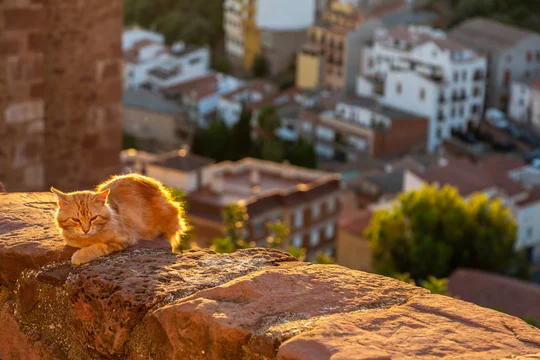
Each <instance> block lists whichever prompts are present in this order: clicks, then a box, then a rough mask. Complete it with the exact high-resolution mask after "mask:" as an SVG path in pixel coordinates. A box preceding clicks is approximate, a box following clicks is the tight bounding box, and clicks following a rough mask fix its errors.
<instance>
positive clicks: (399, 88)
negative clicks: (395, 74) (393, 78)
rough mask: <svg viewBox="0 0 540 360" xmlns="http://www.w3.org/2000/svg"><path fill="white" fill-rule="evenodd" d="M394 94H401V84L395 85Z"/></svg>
mask: <svg viewBox="0 0 540 360" xmlns="http://www.w3.org/2000/svg"><path fill="white" fill-rule="evenodd" d="M396 92H397V93H398V94H401V83H400V82H398V83H397V84H396Z"/></svg>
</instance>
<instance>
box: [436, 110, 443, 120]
mask: <svg viewBox="0 0 540 360" xmlns="http://www.w3.org/2000/svg"><path fill="white" fill-rule="evenodd" d="M437 121H438V122H440V123H443V122H444V114H443V112H442V111H439V114H438V115H437Z"/></svg>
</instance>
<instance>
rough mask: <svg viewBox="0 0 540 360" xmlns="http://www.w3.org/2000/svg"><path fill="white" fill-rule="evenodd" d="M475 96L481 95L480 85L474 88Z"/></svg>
mask: <svg viewBox="0 0 540 360" xmlns="http://www.w3.org/2000/svg"><path fill="white" fill-rule="evenodd" d="M473 96H474V97H478V96H480V88H479V87H475V88H474V89H473Z"/></svg>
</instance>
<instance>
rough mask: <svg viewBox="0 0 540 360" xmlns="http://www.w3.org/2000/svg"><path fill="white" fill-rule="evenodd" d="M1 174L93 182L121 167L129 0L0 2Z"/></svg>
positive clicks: (68, 186)
mask: <svg viewBox="0 0 540 360" xmlns="http://www.w3.org/2000/svg"><path fill="white" fill-rule="evenodd" d="M0 13H2V18H3V20H2V21H1V22H0V32H1V34H2V35H1V43H2V46H1V48H2V55H1V56H0V93H1V94H2V96H1V97H0V182H2V183H3V184H4V186H5V188H6V190H7V191H9V192H12V191H45V190H48V189H49V188H50V187H51V186H53V185H54V186H55V187H57V188H59V189H62V190H63V191H71V190H81V189H90V188H92V187H94V186H95V185H96V184H98V183H99V182H101V181H103V180H105V179H106V178H108V177H109V176H110V175H112V174H115V173H118V172H119V171H120V159H119V157H118V154H119V152H120V150H121V132H122V129H121V120H122V119H121V111H122V110H121V109H122V46H121V35H122V19H123V2H121V1H106V0H97V1H94V2H91V3H90V2H80V3H76V4H74V3H71V2H64V1H47V2H41V1H32V2H30V1H22V2H15V1H8V2H2V3H1V4H0Z"/></svg>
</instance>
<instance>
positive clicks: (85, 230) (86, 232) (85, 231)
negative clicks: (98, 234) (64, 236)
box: [82, 229, 90, 234]
mask: <svg viewBox="0 0 540 360" xmlns="http://www.w3.org/2000/svg"><path fill="white" fill-rule="evenodd" d="M82 231H83V232H84V233H85V234H88V232H89V231H90V229H82Z"/></svg>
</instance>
